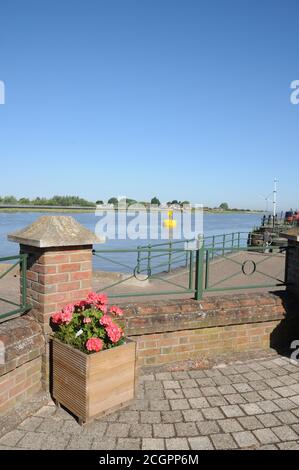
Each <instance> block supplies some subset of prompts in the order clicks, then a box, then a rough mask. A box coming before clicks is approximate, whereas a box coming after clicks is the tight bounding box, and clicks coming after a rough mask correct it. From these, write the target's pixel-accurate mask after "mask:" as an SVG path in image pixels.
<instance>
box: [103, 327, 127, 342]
mask: <svg viewBox="0 0 299 470" xmlns="http://www.w3.org/2000/svg"><path fill="white" fill-rule="evenodd" d="M106 331H107V335H108V336H109V339H110V340H111V341H112V343H117V342H118V341H119V340H120V339H121V337H122V336H123V330H122V329H121V328H120V327H119V326H118V325H116V324H115V323H112V325H109V326H107V328H106Z"/></svg>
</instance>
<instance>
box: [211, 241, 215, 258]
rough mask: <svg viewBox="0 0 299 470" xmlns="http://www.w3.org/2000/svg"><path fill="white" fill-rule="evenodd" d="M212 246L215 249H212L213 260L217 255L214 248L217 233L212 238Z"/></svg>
mask: <svg viewBox="0 0 299 470" xmlns="http://www.w3.org/2000/svg"><path fill="white" fill-rule="evenodd" d="M212 248H213V251H212V260H213V259H214V256H215V251H214V248H215V235H213V238H212Z"/></svg>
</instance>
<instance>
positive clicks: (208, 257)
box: [205, 250, 210, 289]
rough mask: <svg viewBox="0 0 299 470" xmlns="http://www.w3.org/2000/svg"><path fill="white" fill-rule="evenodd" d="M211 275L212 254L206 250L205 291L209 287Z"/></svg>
mask: <svg viewBox="0 0 299 470" xmlns="http://www.w3.org/2000/svg"><path fill="white" fill-rule="evenodd" d="M209 274H210V253H209V250H206V275H205V289H207V288H208V287H209Z"/></svg>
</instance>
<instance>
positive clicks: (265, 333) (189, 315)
mask: <svg viewBox="0 0 299 470" xmlns="http://www.w3.org/2000/svg"><path fill="white" fill-rule="evenodd" d="M295 311H296V309H295V304H293V302H292V301H291V298H290V296H287V295H286V293H280V294H278V293H273V294H271V293H266V294H256V293H253V294H250V295H233V296H224V297H210V298H206V299H205V300H202V301H199V302H197V301H194V300H172V301H158V302H154V303H152V304H151V305H148V304H141V303H140V304H132V305H128V306H126V307H125V324H126V331H127V334H128V335H129V336H130V337H131V338H133V339H135V340H136V341H137V360H138V366H139V367H144V366H155V365H161V364H166V363H171V362H176V361H182V360H188V359H195V358H200V357H213V356H216V355H217V356H218V357H219V356H221V355H222V354H225V353H234V352H244V351H248V352H253V351H256V350H258V349H260V350H266V349H268V348H269V347H272V348H277V349H284V348H285V347H286V346H288V345H289V341H290V338H291V334H292V332H293V334H295V330H294V325H292V327H291V328H290V321H291V318H293V317H294V315H293V313H294V312H295ZM295 323H296V322H295ZM297 326H298V325H297ZM297 330H298V328H297ZM298 338H299V336H298Z"/></svg>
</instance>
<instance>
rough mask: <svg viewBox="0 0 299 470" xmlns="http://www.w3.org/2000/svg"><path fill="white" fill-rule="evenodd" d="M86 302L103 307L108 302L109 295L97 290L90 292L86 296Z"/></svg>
mask: <svg viewBox="0 0 299 470" xmlns="http://www.w3.org/2000/svg"><path fill="white" fill-rule="evenodd" d="M86 302H87V303H88V304H90V305H94V306H95V307H101V306H103V305H106V304H107V302H108V297H107V295H105V294H97V293H96V292H90V293H89V294H88V295H87V297H86Z"/></svg>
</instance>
